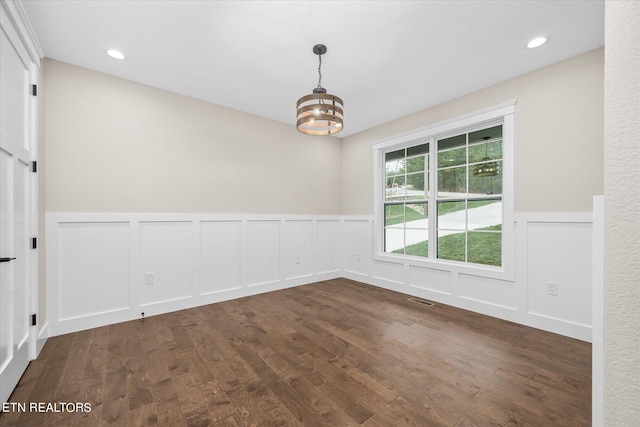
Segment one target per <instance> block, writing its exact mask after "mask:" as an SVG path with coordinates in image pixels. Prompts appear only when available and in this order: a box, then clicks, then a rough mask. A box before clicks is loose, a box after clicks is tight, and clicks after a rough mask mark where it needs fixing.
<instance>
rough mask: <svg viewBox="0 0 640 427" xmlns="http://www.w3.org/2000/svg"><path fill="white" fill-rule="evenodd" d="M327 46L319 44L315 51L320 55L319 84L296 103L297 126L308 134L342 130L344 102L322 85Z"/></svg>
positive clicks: (328, 133) (323, 133)
mask: <svg viewBox="0 0 640 427" xmlns="http://www.w3.org/2000/svg"><path fill="white" fill-rule="evenodd" d="M326 52H327V47H326V46H325V45H323V44H317V45H315V46H314V47H313V53H315V54H316V55H318V86H317V87H316V88H315V89H313V93H312V94H311V95H306V96H303V97H302V98H300V99H298V102H297V103H296V111H297V116H296V119H297V122H296V126H297V127H298V130H299V131H300V132H302V133H306V134H308V135H332V134H334V133H338V132H340V131H341V130H342V125H343V118H344V116H343V102H342V99H340V98H338V97H337V96H335V95H331V94H328V93H327V90H326V89H325V88H323V87H322V55H324V54H325V53H326Z"/></svg>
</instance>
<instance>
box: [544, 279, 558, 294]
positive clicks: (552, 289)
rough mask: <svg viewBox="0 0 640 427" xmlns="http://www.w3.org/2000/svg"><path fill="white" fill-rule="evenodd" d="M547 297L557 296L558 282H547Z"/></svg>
mask: <svg viewBox="0 0 640 427" xmlns="http://www.w3.org/2000/svg"><path fill="white" fill-rule="evenodd" d="M547 295H554V296H556V295H558V282H547Z"/></svg>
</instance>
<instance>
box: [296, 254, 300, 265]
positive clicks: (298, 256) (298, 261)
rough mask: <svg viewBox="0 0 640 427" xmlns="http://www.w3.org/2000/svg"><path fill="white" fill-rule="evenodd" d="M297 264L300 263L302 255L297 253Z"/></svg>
mask: <svg viewBox="0 0 640 427" xmlns="http://www.w3.org/2000/svg"><path fill="white" fill-rule="evenodd" d="M296 264H300V255H296Z"/></svg>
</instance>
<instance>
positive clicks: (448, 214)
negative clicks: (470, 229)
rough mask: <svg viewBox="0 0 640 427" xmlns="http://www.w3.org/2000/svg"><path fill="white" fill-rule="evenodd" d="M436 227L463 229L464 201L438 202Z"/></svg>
mask: <svg viewBox="0 0 640 427" xmlns="http://www.w3.org/2000/svg"><path fill="white" fill-rule="evenodd" d="M437 206H438V229H440V228H446V229H448V230H465V229H466V227H465V226H466V223H467V220H466V213H467V211H466V210H465V208H464V206H465V203H464V202H438V205H437Z"/></svg>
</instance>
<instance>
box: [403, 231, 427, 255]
mask: <svg viewBox="0 0 640 427" xmlns="http://www.w3.org/2000/svg"><path fill="white" fill-rule="evenodd" d="M406 236H407V243H406V245H407V246H406V247H405V254H407V255H413V256H422V257H427V256H429V231H428V230H414V229H411V228H408V229H407V232H406Z"/></svg>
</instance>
